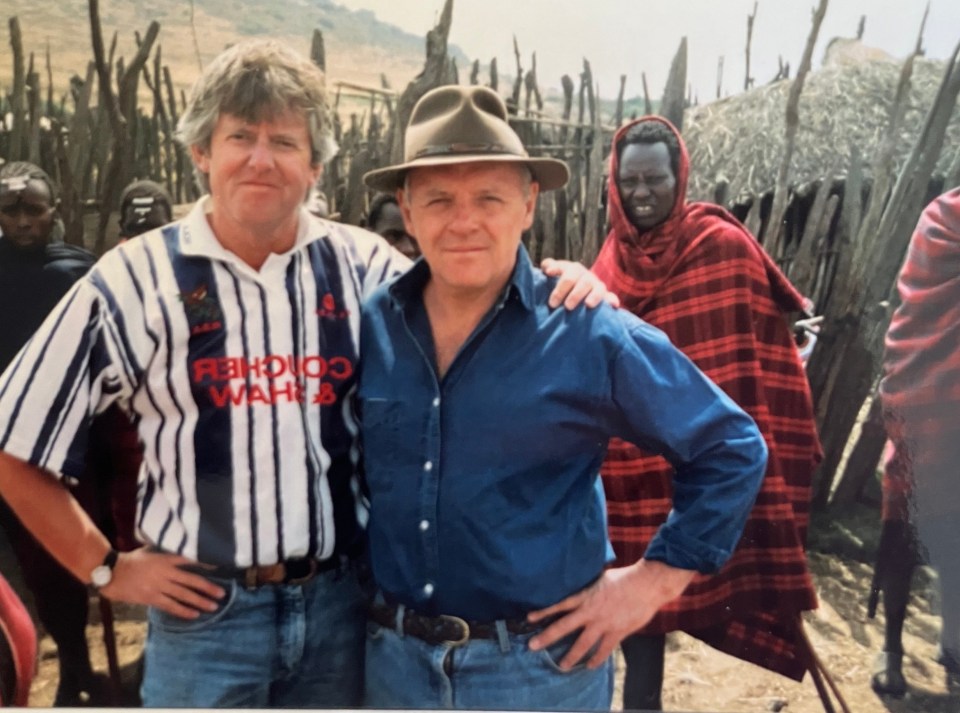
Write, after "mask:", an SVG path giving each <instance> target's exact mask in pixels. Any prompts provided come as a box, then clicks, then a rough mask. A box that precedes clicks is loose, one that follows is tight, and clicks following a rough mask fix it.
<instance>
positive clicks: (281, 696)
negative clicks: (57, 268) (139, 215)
mask: <svg viewBox="0 0 960 713" xmlns="http://www.w3.org/2000/svg"><path fill="white" fill-rule="evenodd" d="M179 133H180V138H181V140H182V141H183V143H184V144H186V145H187V146H188V147H189V149H190V152H191V155H192V158H193V161H194V164H195V167H196V169H197V173H198V176H199V178H200V179H201V182H202V183H203V184H204V187H205V188H206V189H208V190H209V194H210V195H209V196H208V197H206V198H204V199H203V200H202V201H201V202H200V203H198V205H197V206H196V207H195V208H194V210H193V211H192V212H191V213H190V214H189V215H188V216H187V217H185V218H184V219H183V220H181V221H178V222H176V223H172V224H170V225H167V226H165V227H163V228H161V229H159V230H156V231H152V232H150V233H147V234H145V235H144V236H142V237H141V238H139V239H138V240H135V241H130V242H128V243H125V244H123V245H121V246H119V247H118V248H116V249H115V250H112V251H111V252H109V253H108V254H106V255H105V256H104V257H103V258H102V259H101V260H100V261H99V262H98V263H97V265H95V266H94V268H93V269H92V270H91V272H90V273H89V275H88V276H87V277H86V278H85V279H84V280H82V281H80V282H79V283H78V284H77V285H76V287H75V288H74V289H73V290H71V291H70V292H69V293H68V294H67V296H66V297H65V298H64V300H63V301H62V302H61V303H60V305H59V306H58V308H57V309H56V310H54V312H53V314H52V315H51V317H50V318H49V319H48V320H47V321H46V322H45V323H44V325H43V326H42V327H41V328H40V330H39V331H38V332H37V333H36V335H35V336H34V337H33V339H32V340H31V342H30V343H29V344H28V346H27V347H26V348H25V349H24V351H23V352H21V353H20V354H19V355H18V357H17V358H16V359H15V360H14V362H13V363H12V364H11V366H10V368H9V369H8V370H7V372H6V373H5V374H4V375H3V376H2V378H0V451H3V453H0V492H2V494H3V496H4V497H5V498H7V499H8V501H9V502H10V504H11V506H12V507H13V508H14V510H15V511H16V512H17V513H18V515H20V517H21V518H22V519H23V520H24V522H25V523H26V524H27V526H28V527H29V528H30V529H31V530H32V531H33V532H34V533H35V534H36V535H37V537H38V539H39V540H40V541H41V542H42V543H43V544H44V545H45V546H46V547H47V548H48V549H49V550H50V551H51V552H52V553H53V554H54V556H56V557H57V558H58V559H59V560H60V561H61V562H62V563H63V564H64V565H65V566H66V567H67V568H68V569H69V570H70V571H71V572H72V573H73V574H74V575H75V576H76V577H78V578H79V579H80V580H82V581H84V582H90V583H92V584H93V585H94V586H96V587H98V588H99V590H100V591H101V592H102V593H103V594H104V595H105V596H107V597H109V598H111V599H116V600H124V601H129V602H136V603H142V604H146V605H148V606H149V610H148V611H149V614H148V615H149V621H150V628H149V635H148V640H147V645H146V669H145V677H144V683H143V689H142V694H143V701H144V704H145V705H147V706H165V707H175V706H178V707H179V706H187V707H213V706H217V707H247V706H252V707H317V706H332V707H346V706H356V705H358V704H359V703H360V691H361V682H362V671H363V666H362V655H363V646H364V633H363V631H364V606H363V598H362V596H361V592H360V588H359V585H358V583H357V581H356V576H355V573H354V572H353V570H352V568H351V566H350V562H351V561H352V560H353V556H354V555H355V554H357V552H358V551H359V549H360V548H361V546H362V528H363V525H364V524H365V510H364V509H363V507H362V505H361V501H360V499H359V498H358V497H357V494H358V485H357V481H356V465H357V460H358V440H357V436H358V428H357V423H356V420H355V418H354V413H353V393H354V390H355V381H356V375H355V374H356V366H357V356H358V354H357V352H358V328H359V318H360V306H361V303H362V301H363V300H364V298H365V297H366V296H367V295H368V294H370V293H371V292H372V291H373V290H374V288H376V287H377V286H378V285H379V284H381V283H382V282H384V281H385V280H386V279H388V278H390V277H392V276H394V275H397V274H399V273H400V272H401V271H403V270H405V269H406V268H407V267H408V265H409V261H408V260H407V259H406V258H404V257H403V256H402V255H400V254H399V253H397V252H396V251H394V250H392V249H391V248H389V246H388V245H387V244H386V243H385V242H384V241H383V240H382V239H380V238H379V237H377V236H374V235H372V234H370V233H367V232H365V231H363V230H360V229H357V228H350V227H347V226H343V225H339V224H335V223H331V222H328V221H325V220H321V219H319V218H316V217H314V216H311V215H310V214H309V213H308V212H307V211H306V210H305V209H304V206H303V203H304V199H305V197H306V196H307V194H308V192H309V190H310V187H311V186H313V185H314V184H315V183H316V181H317V179H318V178H319V176H320V173H321V170H322V164H323V161H324V160H325V159H327V158H328V157H329V156H330V155H331V153H332V151H333V142H332V140H331V138H330V137H331V121H330V114H329V109H328V106H327V102H326V96H325V90H324V83H323V74H322V72H320V70H319V69H318V68H317V67H315V66H314V65H313V64H312V63H310V62H309V61H307V60H306V59H304V58H303V57H301V56H300V55H298V54H296V53H295V52H292V51H291V50H289V49H287V48H285V47H283V46H281V45H279V44H278V43H275V42H269V41H249V42H244V43H240V44H238V45H235V46H234V47H232V48H230V49H228V50H226V51H225V52H224V53H222V54H221V55H220V56H219V57H218V58H216V59H215V60H214V61H213V62H212V63H211V64H210V65H209V66H208V67H207V68H206V70H205V71H204V73H203V75H202V76H201V77H200V79H199V80H198V81H197V84H196V85H195V86H194V89H193V91H192V96H191V99H190V102H189V106H188V107H187V109H186V111H185V113H184V115H183V117H182V118H181V121H180V126H179ZM581 269H582V268H581ZM563 282H564V283H565V285H566V286H567V288H568V289H569V286H570V282H571V280H570V279H569V278H568V279H566V280H564V281H563ZM583 284H584V283H580V284H579V285H578V286H577V287H575V289H574V291H573V292H572V293H571V298H570V299H568V301H571V302H572V301H578V298H579V297H581V296H582V294H583V292H584V291H585V288H584V287H583ZM595 297H596V295H594V298H593V299H595ZM114 403H116V404H119V405H120V406H121V407H123V408H124V409H125V410H127V411H128V412H129V414H130V415H131V417H132V418H133V420H134V421H135V422H136V424H137V428H138V431H139V435H140V440H141V442H142V443H143V447H144V462H143V466H142V469H141V473H140V481H139V487H138V509H137V530H138V534H139V537H140V538H141V539H142V540H143V541H144V542H145V543H147V547H144V548H141V549H139V550H135V551H133V552H130V553H123V554H120V555H118V554H117V553H116V552H115V551H113V550H112V549H111V548H110V546H109V543H108V541H107V539H106V538H105V537H104V536H103V534H102V533H101V532H99V531H98V530H97V529H96V528H95V527H94V526H93V524H92V523H91V522H90V520H89V519H88V518H87V517H86V516H85V515H84V514H83V512H82V511H81V510H80V509H79V507H78V506H77V505H76V502H75V501H74V500H73V499H72V498H71V497H70V496H69V493H68V492H67V491H66V490H65V489H64V488H63V487H62V485H61V483H60V482H59V480H58V477H59V478H77V477H79V476H80V475H81V469H82V464H83V453H84V450H85V447H86V440H87V429H88V426H89V422H90V418H91V417H92V416H93V415H94V414H97V413H100V412H102V411H103V410H104V409H106V408H107V407H108V406H110V405H111V404H114ZM52 476H58V477H52Z"/></svg>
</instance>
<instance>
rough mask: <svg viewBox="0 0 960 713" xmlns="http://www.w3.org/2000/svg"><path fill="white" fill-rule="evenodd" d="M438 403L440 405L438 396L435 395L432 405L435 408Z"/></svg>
mask: <svg viewBox="0 0 960 713" xmlns="http://www.w3.org/2000/svg"><path fill="white" fill-rule="evenodd" d="M439 405H440V397H439V396H437V397H436V398H435V399H434V400H433V407H434V408H437V406H439Z"/></svg>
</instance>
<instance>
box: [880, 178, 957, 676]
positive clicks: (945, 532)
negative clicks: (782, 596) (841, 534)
mask: <svg viewBox="0 0 960 713" xmlns="http://www.w3.org/2000/svg"><path fill="white" fill-rule="evenodd" d="M897 289H898V291H899V293H900V300H901V303H900V306H899V307H898V308H897V310H896V311H895V312H894V314H893V319H892V320H891V322H890V329H889V330H888V331H887V339H886V351H885V354H884V360H883V369H884V377H883V380H882V381H881V383H880V397H881V399H882V401H883V416H884V423H885V425H886V428H887V435H888V436H889V438H890V440H891V442H892V443H893V452H892V454H891V456H890V457H889V458H888V459H887V460H886V463H885V466H884V479H883V493H884V502H883V519H884V529H883V536H887V535H888V534H889V533H890V532H901V531H903V530H905V529H908V528H909V527H910V526H912V529H913V530H914V531H915V533H916V536H917V539H918V540H919V544H920V545H921V546H922V549H924V550H925V551H926V553H927V555H928V556H929V560H930V563H931V564H932V565H933V566H934V568H935V569H936V570H937V574H938V575H939V579H940V591H941V615H942V618H943V622H942V629H941V633H940V659H939V660H940V663H941V664H943V666H944V669H945V671H946V676H947V685H948V686H949V687H950V688H951V689H954V690H957V689H960V487H958V474H960V465H958V464H960V188H957V189H954V190H952V191H950V192H949V193H945V194H944V195H942V196H940V197H939V198H937V199H936V200H934V201H933V202H932V203H931V204H930V205H928V206H927V208H926V209H925V210H924V211H923V214H922V215H921V216H920V221H919V223H918V224H917V228H916V230H915V231H914V234H913V237H912V238H911V241H910V248H909V250H908V252H907V258H906V261H905V262H904V264H903V268H902V269H901V271H900V275H899V277H898V278H897ZM905 523H907V524H905ZM883 548H884V541H883V538H881V550H882V549H883ZM911 564H912V563H911ZM886 569H887V572H886V573H885V574H884V576H881V577H877V579H878V580H879V585H880V586H881V587H882V589H883V592H884V609H885V611H886V615H887V619H888V621H887V637H886V642H885V644H884V652H883V654H882V655H881V661H880V666H879V670H878V671H877V673H876V674H875V675H874V679H873V686H874V688H875V689H876V690H878V691H879V692H881V693H892V694H894V695H901V694H903V693H904V692H905V691H906V683H905V681H904V680H903V675H902V672H901V670H900V665H901V659H902V657H903V649H902V647H901V642H900V633H901V629H902V627H903V615H904V613H905V610H906V596H905V594H904V596H902V597H901V598H900V599H899V600H898V599H897V592H898V591H903V592H906V591H909V584H910V572H911V570H912V566H911V567H896V566H891V567H887V568H886ZM904 570H905V571H904ZM898 572H899V576H897V574H898ZM891 618H892V619H893V621H892V622H891ZM891 623H892V624H893V626H891Z"/></svg>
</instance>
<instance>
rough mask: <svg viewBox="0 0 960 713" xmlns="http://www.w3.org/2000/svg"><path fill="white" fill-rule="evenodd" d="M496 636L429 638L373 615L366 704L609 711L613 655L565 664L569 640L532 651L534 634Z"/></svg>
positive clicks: (365, 686) (403, 706)
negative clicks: (460, 641)
mask: <svg viewBox="0 0 960 713" xmlns="http://www.w3.org/2000/svg"><path fill="white" fill-rule="evenodd" d="M499 633H500V636H499V640H493V639H471V640H470V641H468V642H467V643H466V644H465V645H463V646H459V647H454V646H451V645H449V644H442V645H439V646H432V645H430V644H427V643H426V642H424V641H421V640H420V639H417V638H414V637H412V636H403V635H400V634H398V633H397V632H396V631H394V630H393V629H387V628H384V627H382V626H379V625H378V624H375V623H373V622H371V623H368V624H367V663H366V681H365V684H364V704H365V705H366V706H369V707H371V708H421V709H431V708H459V709H477V708H483V709H487V710H542V711H548V710H578V711H600V710H603V711H606V710H609V709H610V703H611V700H612V698H613V660H612V658H610V659H607V661H606V662H605V663H604V664H603V666H601V667H600V668H598V669H594V670H590V669H588V668H586V666H583V665H577V666H575V667H574V668H573V669H572V670H571V671H568V672H563V671H561V670H560V668H559V666H558V665H557V663H558V662H559V661H560V660H561V659H562V658H563V654H564V653H566V651H567V650H568V649H569V648H570V646H571V644H572V643H573V639H572V638H567V639H564V640H561V641H559V642H557V643H556V644H554V645H553V646H551V647H549V648H548V649H546V650H543V651H531V650H530V649H528V648H527V642H528V641H529V640H530V638H531V637H532V636H533V635H532V634H509V633H507V631H506V628H505V627H503V628H501V630H500V632H499Z"/></svg>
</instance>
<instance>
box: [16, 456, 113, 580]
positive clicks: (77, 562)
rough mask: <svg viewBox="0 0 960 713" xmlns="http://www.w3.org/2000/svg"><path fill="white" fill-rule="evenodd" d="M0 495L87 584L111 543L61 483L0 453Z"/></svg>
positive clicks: (55, 555) (41, 541)
mask: <svg viewBox="0 0 960 713" xmlns="http://www.w3.org/2000/svg"><path fill="white" fill-rule="evenodd" d="M0 495H2V496H3V498H4V499H5V500H6V501H7V503H8V504H9V505H10V507H11V508H12V509H13V511H14V512H15V513H16V515H17V517H19V518H20V520H21V521H22V522H23V524H24V526H25V527H26V528H27V529H28V530H29V531H30V532H31V533H32V534H33V536H34V537H36V538H37V540H39V541H40V544H42V545H43V546H44V547H45V548H46V549H47V550H48V551H49V552H50V554H52V555H53V557H54V558H55V559H56V560H57V561H58V562H60V564H62V565H63V566H64V567H66V568H67V570H69V571H70V572H71V573H72V574H73V575H74V576H75V577H77V578H78V579H79V580H80V581H82V582H89V581H90V573H91V572H92V571H93V569H94V568H95V567H96V566H97V565H99V564H100V563H101V562H102V561H103V558H104V557H105V555H106V553H107V552H108V551H109V549H110V543H109V542H108V540H107V538H106V537H105V536H104V535H103V533H102V532H100V530H98V529H97V527H96V525H94V524H93V521H92V520H91V519H90V517H89V516H88V515H87V514H86V513H85V512H84V511H83V508H81V507H80V504H79V503H78V502H77V501H76V499H75V498H74V497H73V495H71V494H70V491H68V490H67V488H66V487H64V485H63V484H62V483H60V482H59V481H57V480H56V479H55V478H53V477H51V476H50V475H49V474H48V473H45V472H44V471H43V470H41V469H40V468H37V467H36V466H33V465H30V464H29V463H25V462H23V461H22V460H20V459H18V458H15V457H14V456H11V455H8V454H6V453H3V452H0Z"/></svg>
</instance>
